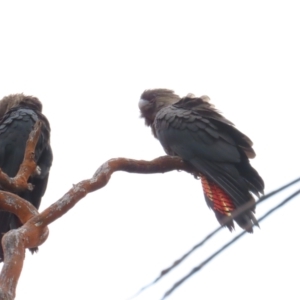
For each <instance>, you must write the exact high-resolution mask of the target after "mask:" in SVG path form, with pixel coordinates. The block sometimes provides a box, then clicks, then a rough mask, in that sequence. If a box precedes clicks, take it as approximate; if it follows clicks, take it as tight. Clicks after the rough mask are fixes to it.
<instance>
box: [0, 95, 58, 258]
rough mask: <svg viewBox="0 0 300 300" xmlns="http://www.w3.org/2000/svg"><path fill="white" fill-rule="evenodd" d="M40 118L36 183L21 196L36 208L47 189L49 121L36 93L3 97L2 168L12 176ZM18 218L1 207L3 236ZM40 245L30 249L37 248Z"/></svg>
mask: <svg viewBox="0 0 300 300" xmlns="http://www.w3.org/2000/svg"><path fill="white" fill-rule="evenodd" d="M37 120H41V121H42V128H41V135H40V137H39V140H38V143H37V146H36V149H35V161H36V163H37V165H38V167H39V172H36V174H33V175H32V176H31V177H30V179H29V182H30V183H31V184H32V185H33V186H34V189H33V190H32V191H29V190H26V191H24V192H21V193H20V194H19V196H20V197H22V198H24V199H26V200H27V201H29V202H30V203H32V204H33V205H34V206H35V207H36V208H37V209H38V208H39V206H40V203H41V199H42V197H43V195H44V193H45V191H46V187H47V182H48V176H49V171H50V167H51V164H52V158H53V156H52V150H51V146H50V125H49V122H48V120H47V118H46V117H45V116H44V115H43V114H42V103H41V102H40V101H39V100H38V99H37V98H35V97H32V96H25V95H23V94H15V95H10V96H7V97H4V98H3V99H2V100H1V101H0V168H1V170H2V171H3V172H5V173H6V174H7V175H8V176H10V177H15V175H16V174H17V172H18V170H19V167H20V164H21V163H22V161H23V158H24V152H25V147H26V142H27V139H28V137H29V134H30V132H31V131H32V129H33V126H34V124H35V123H36V121H37ZM20 225H21V224H20V221H19V219H18V218H17V217H16V216H15V215H13V214H11V213H9V212H6V211H0V238H1V239H2V236H3V235H4V234H5V233H6V232H7V231H9V230H10V229H15V228H18V227H19V226H20ZM36 250H37V249H36V248H34V249H31V251H32V252H33V251H36ZM0 261H3V249H2V246H1V247H0Z"/></svg>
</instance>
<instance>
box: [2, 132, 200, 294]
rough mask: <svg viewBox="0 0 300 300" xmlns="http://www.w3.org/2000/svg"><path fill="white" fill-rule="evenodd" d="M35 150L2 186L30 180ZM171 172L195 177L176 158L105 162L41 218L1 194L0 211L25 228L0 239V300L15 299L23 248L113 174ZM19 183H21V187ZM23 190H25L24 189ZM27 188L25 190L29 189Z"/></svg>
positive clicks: (29, 207)
mask: <svg viewBox="0 0 300 300" xmlns="http://www.w3.org/2000/svg"><path fill="white" fill-rule="evenodd" d="M36 134H38V133H36ZM29 140H30V139H29ZM34 146H35V145H34V143H31V142H29V143H28V145H27V147H28V148H29V149H27V150H26V155H25V158H26V157H27V158H28V159H27V160H26V163H24V166H22V167H20V171H19V173H20V174H19V173H18V175H17V176H16V178H14V179H7V178H6V177H5V176H3V177H2V178H4V181H5V180H6V181H5V184H3V185H2V186H5V187H8V188H9V189H10V190H19V189H20V187H21V184H20V183H19V182H18V180H19V178H22V180H24V178H29V176H30V175H29V176H28V174H30V172H33V171H34V170H35V165H34V164H32V160H33V156H32V153H33V151H32V147H34ZM24 161H25V159H24ZM29 162H30V163H29ZM174 170H183V171H186V172H188V173H191V174H193V175H194V176H196V174H195V173H194V171H193V169H192V168H191V167H190V166H188V165H187V164H186V163H184V162H183V160H182V159H180V158H179V157H171V156H162V157H159V158H156V159H154V160H152V161H144V160H133V159H127V158H115V159H111V160H109V161H107V162H105V163H104V164H103V165H102V166H101V167H100V168H99V169H98V170H97V171H96V173H95V174H94V176H93V177H92V178H91V179H87V180H83V181H81V182H79V183H78V184H76V185H74V186H73V188H71V189H70V190H69V191H68V192H67V193H66V194H65V195H64V196H63V197H62V198H61V199H59V200H58V201H57V202H55V203H54V204H52V205H51V206H50V207H49V208H47V209H45V210H44V211H43V212H41V213H40V214H38V212H37V210H36V209H35V208H34V207H33V206H32V205H31V204H30V203H29V202H28V201H26V200H23V199H22V198H20V197H18V196H17V195H14V194H11V193H9V192H0V208H1V209H3V210H7V211H9V212H12V213H14V214H16V215H17V216H18V218H19V219H20V221H21V222H22V223H23V224H24V225H23V226H22V227H20V228H18V229H16V230H11V231H10V232H8V233H7V234H5V236H4V237H3V239H2V246H3V250H4V266H3V269H2V272H1V274H0V300H2V299H14V297H15V290H16V286H17V283H18V279H19V276H20V274H21V271H22V267H23V260H24V257H25V248H33V247H37V246H39V245H41V244H42V243H43V242H44V241H45V240H46V239H47V236H48V228H47V225H49V224H50V223H52V222H53V221H55V220H56V219H58V218H60V217H61V216H63V215H64V214H65V213H66V212H68V211H69V210H70V209H71V208H72V207H73V206H74V205H75V204H76V203H77V202H78V201H80V200H81V199H82V198H84V197H85V196H86V195H87V194H88V193H91V192H94V191H96V190H98V189H101V188H102V187H104V186H105V185H106V184H107V183H108V181H109V180H110V177H111V175H112V174H113V173H114V172H117V171H125V172H129V173H140V174H151V173H165V172H170V171H174ZM2 175H3V173H2ZM22 176H23V177H22ZM26 176H27V177H26ZM22 180H20V181H21V183H22V182H23V181H22ZM0 182H1V181H0ZM25 186H26V185H25ZM22 187H23V188H24V185H23V186H22ZM26 187H27V188H28V185H27V186H26Z"/></svg>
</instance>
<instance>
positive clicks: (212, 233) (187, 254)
mask: <svg viewBox="0 0 300 300" xmlns="http://www.w3.org/2000/svg"><path fill="white" fill-rule="evenodd" d="M299 181H300V177H299V178H297V179H295V180H293V181H292V182H290V183H287V184H285V185H284V186H282V187H280V188H278V189H276V190H274V191H272V192H270V193H268V194H267V195H264V196H262V197H261V198H259V200H258V201H257V202H256V205H259V204H260V203H262V202H263V201H265V200H266V199H268V198H270V197H272V196H274V195H275V194H277V193H279V192H281V191H283V190H285V189H287V188H289V187H290V186H292V185H294V184H295V183H297V182H299ZM254 206H255V204H251V203H246V204H244V205H243V206H241V207H240V208H239V209H237V210H236V211H235V212H234V213H233V214H232V216H230V217H227V218H226V219H225V220H224V225H223V226H219V227H218V228H216V229H215V230H213V231H212V232H211V233H209V234H208V235H207V236H206V237H205V238H204V239H203V240H202V241H201V242H199V243H198V244H196V245H195V246H193V247H192V248H191V249H190V250H189V251H188V252H186V253H185V254H184V255H183V256H182V257H180V258H179V259H177V260H176V261H175V262H174V263H173V264H172V265H171V266H170V267H168V268H166V269H164V270H162V271H161V273H160V275H159V276H158V277H157V278H156V279H154V280H153V281H152V282H150V283H149V284H147V285H145V286H144V287H142V288H141V289H140V290H139V291H138V292H137V293H136V294H134V295H133V296H131V297H130V298H128V299H127V300H131V299H133V298H135V297H137V296H138V295H139V294H140V293H142V292H143V291H144V290H146V289H148V288H149V287H151V286H152V285H154V284H155V283H157V282H158V281H160V280H161V279H162V278H163V277H164V276H165V275H167V274H168V273H169V272H170V271H172V270H173V269H174V268H175V267H177V266H178V265H179V264H181V263H182V262H183V261H184V260H185V259H186V258H188V257H189V256H190V255H191V254H192V253H193V252H194V251H195V250H197V249H198V248H200V247H201V246H203V245H204V244H205V243H206V242H207V241H209V240H210V239H211V238H212V237H214V236H215V235H216V234H217V233H218V232H219V231H220V230H221V229H223V228H224V226H226V224H229V223H230V222H231V221H232V220H233V218H235V217H237V216H239V215H241V214H243V213H244V212H245V211H246V210H249V209H251V208H253V207H254Z"/></svg>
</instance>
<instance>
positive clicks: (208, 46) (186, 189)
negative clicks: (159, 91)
mask: <svg viewBox="0 0 300 300" xmlns="http://www.w3.org/2000/svg"><path fill="white" fill-rule="evenodd" d="M299 30H300V18H299V7H298V1H251V2H250V1H247V2H246V1H229V0H228V1H211V0H210V1H209V0H207V1H200V0H199V1H188V0H185V1H162V0H160V1H154V0H152V1H141V0H140V1H130V0H127V1H120V0H119V1H51V2H50V1H47V2H46V1H9V2H8V1H2V2H1V3H0V43H1V50H0V97H3V96H5V95H8V94H10V93H19V92H24V93H25V94H31V95H35V96H37V97H38V98H39V99H40V100H41V101H42V102H43V103H44V113H45V115H46V116H47V117H48V119H49V120H50V123H51V126H52V145H53V151H54V164H53V167H52V171H51V178H50V182H49V185H48V190H47V193H46V195H45V197H44V199H43V202H42V206H41V209H44V208H46V207H48V206H49V205H50V204H51V203H53V202H54V201H56V200H58V199H59V198H60V197H61V196H62V195H63V194H64V193H65V192H67V191H68V190H69V188H71V186H72V184H75V183H77V182H79V181H81V180H83V179H87V178H90V177H91V176H92V175H93V174H94V172H95V171H96V169H97V168H98V167H99V166H100V165H101V164H102V163H104V162H105V161H106V160H108V159H110V158H114V157H128V158H135V159H149V160H150V159H153V158H155V157H157V156H160V155H163V154H164V152H163V149H162V148H161V146H160V144H159V142H158V141H156V140H155V139H154V138H153V136H152V135H151V133H150V129H149V128H146V127H145V126H144V122H143V120H142V119H140V118H139V110H138V106H137V103H138V100H139V97H140V94H141V93H142V92H143V91H144V90H145V89H148V88H157V87H164V88H170V89H174V90H175V91H176V92H177V93H179V94H180V95H182V96H184V95H185V94H187V93H189V92H191V93H194V94H196V95H198V96H200V95H202V94H207V95H209V96H210V98H211V99H212V102H213V103H214V104H215V105H216V107H217V108H218V109H220V110H221V111H222V112H223V113H224V115H225V116H226V117H227V118H228V119H230V120H231V121H233V122H234V123H235V124H236V125H237V127H238V128H239V129H240V130H241V131H243V132H244V133H245V134H247V135H249V136H250V138H251V139H252V140H253V141H254V146H255V150H256V152H257V158H256V159H255V160H254V161H253V163H252V165H253V166H254V167H255V168H256V169H257V170H258V171H259V172H260V174H261V175H262V177H263V178H264V180H265V184H266V190H265V191H266V192H269V191H271V190H273V189H275V188H277V187H278V186H280V185H282V184H284V183H286V182H288V181H290V180H292V179H294V178H296V177H298V176H299V175H300V171H299V168H298V161H299V160H298V156H299V148H300V145H299V132H298V131H299V130H298V129H299V107H298V103H299V98H300V91H299V75H300V74H299V73H300V71H299V70H300V58H299V57H300V55H299V53H300V43H299ZM291 191H292V190H291ZM284 195H285V194H282V195H280V197H279V198H277V199H274V200H270V201H268V203H266V204H265V205H263V206H259V207H258V208H257V216H258V217H259V216H260V215H262V214H263V212H265V211H266V210H267V209H268V208H269V207H270V206H271V205H273V204H275V203H276V202H278V200H281V199H283V197H284ZM299 209H300V204H299V198H298V199H295V200H294V201H293V202H291V203H290V204H288V205H286V206H285V207H284V208H282V209H281V210H280V211H278V212H276V213H275V214H273V215H272V216H271V217H270V218H268V219H267V220H266V221H265V222H263V223H261V230H256V231H255V233H254V234H253V235H247V236H246V237H244V238H243V239H242V240H240V241H239V242H238V243H236V244H235V245H234V246H233V247H231V248H229V249H227V250H226V251H225V252H224V253H223V254H222V255H220V256H219V257H218V258H216V259H215V260H214V261H213V262H211V263H210V264H209V265H208V266H206V267H205V268H204V269H203V270H202V271H201V272H200V273H198V274H197V275H195V276H193V277H192V278H191V279H190V280H189V281H188V282H187V283H185V284H184V285H183V286H181V287H180V288H179V289H178V290H177V291H176V292H175V293H174V294H173V295H172V296H171V297H170V298H169V299H170V300H171V299H172V300H182V299H188V300H194V299H200V298H201V299H231V300H236V299H241V297H243V300H248V299H253V298H254V297H255V299H263V298H266V299H272V298H276V299H280V298H284V299H299V289H298V278H299V269H300V265H299V259H298V257H299V251H300V243H299V241H298V230H296V229H297V228H298V226H299V224H298V221H297V220H298V218H299ZM217 225H218V223H217V220H216V218H215V216H214V214H213V213H212V212H211V211H210V210H209V209H208V207H207V205H206V203H205V200H204V198H203V193H202V189H201V185H200V182H199V181H196V180H194V179H193V177H192V176H190V175H188V174H185V173H184V172H181V173H178V172H173V173H168V174H164V175H134V174H127V173H118V174H115V175H113V176H112V178H111V181H110V183H109V184H108V185H107V186H106V187H105V188H104V189H102V190H100V191H97V192H95V193H93V194H91V195H88V196H87V197H86V198H85V199H83V200H82V201H81V202H80V203H79V204H78V205H77V206H75V207H74V208H73V209H72V210H71V211H70V212H69V213H68V214H67V215H65V216H64V217H63V218H61V219H59V220H58V221H56V222H55V223H53V224H51V226H50V227H49V229H50V236H49V238H48V240H47V241H46V242H45V244H44V245H42V246H41V247H40V251H39V253H38V254H37V255H34V256H32V255H30V253H29V252H27V256H26V259H25V264H24V269H23V272H22V274H21V278H20V281H19V285H18V288H17V297H16V299H18V300H19V299H31V300H35V299H43V300H48V299H49V300H50V299H105V300H118V299H120V300H123V299H124V300H125V299H126V298H127V297H129V296H131V295H132V294H134V293H135V292H136V291H137V290H138V289H139V288H141V287H142V286H143V285H145V284H147V283H148V282H150V281H151V280H153V279H154V278H155V277H156V276H157V275H158V274H159V272H160V271H161V270H162V269H164V268H166V267H168V266H169V265H170V264H171V263H172V262H173V261H174V260H176V259H177V258H178V257H180V256H181V255H182V254H183V253H184V252H185V251H187V250H188V249H190V248H191V247H192V246H193V245H194V244H196V243H197V242H199V241H200V240H201V239H202V238H203V237H204V236H205V235H206V234H208V232H210V231H211V230H213V229H214V228H215V227H216V226H217ZM236 232H240V231H239V230H237V231H236ZM233 236H234V234H231V233H230V232H229V231H228V230H226V229H224V230H223V231H222V232H221V233H220V234H219V235H218V236H217V237H216V238H215V239H214V240H213V241H211V242H210V243H209V244H208V245H207V246H205V247H204V248H203V249H201V250H199V251H197V253H195V255H194V256H192V257H191V258H190V259H189V260H188V261H187V262H186V263H184V265H183V266H181V267H180V268H178V269H176V271H175V272H174V274H170V275H169V276H167V277H166V278H165V279H164V280H162V281H161V282H160V283H159V284H158V285H156V286H154V287H152V288H151V289H149V290H148V291H147V292H145V293H144V294H141V295H140V296H139V297H138V298H137V299H138V300H148V299H151V300H152V299H160V298H161V296H162V295H163V293H164V292H165V291H166V290H167V289H168V288H169V287H170V286H171V285H172V284H173V283H174V282H175V281H176V280H178V279H179V278H181V276H183V275H185V274H186V273H187V272H188V271H189V270H190V269H191V268H192V267H194V266H195V265H197V264H199V263H200V262H201V261H202V260H203V259H205V258H206V257H207V256H208V255H209V254H210V253H212V252H213V251H215V250H217V249H218V248H219V247H220V246H221V245H222V244H223V243H224V242H226V241H228V240H229V239H230V238H231V237H233Z"/></svg>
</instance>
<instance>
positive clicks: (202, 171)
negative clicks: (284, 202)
mask: <svg viewBox="0 0 300 300" xmlns="http://www.w3.org/2000/svg"><path fill="white" fill-rule="evenodd" d="M209 100H210V99H209V98H208V97H207V96H202V97H199V98H198V97H195V96H194V95H192V94H189V95H187V96H186V97H184V98H181V99H180V97H179V96H178V95H176V94H175V93H174V92H173V91H171V90H168V89H154V90H146V91H144V93H143V94H142V95H141V99H140V101H139V108H140V110H141V114H142V117H144V118H145V123H146V125H148V126H150V127H151V128H152V132H153V134H154V136H155V137H156V138H157V139H158V140H159V141H160V143H161V144H162V146H163V148H164V150H165V152H166V153H167V154H168V155H172V156H179V157H181V158H182V159H183V160H184V161H185V162H186V163H188V164H189V165H190V166H192V167H193V168H194V169H195V172H196V174H198V175H199V177H200V178H201V181H202V187H203V191H204V197H205V199H206V202H207V204H208V206H209V207H211V208H212V210H213V211H214V212H215V215H216V217H217V219H218V221H219V222H220V224H221V225H223V220H224V218H225V217H226V216H230V215H231V214H232V212H233V211H234V210H235V209H237V208H238V207H240V206H242V205H243V204H245V203H246V202H248V201H250V202H251V203H253V204H255V199H254V197H253V194H254V195H256V196H258V197H259V196H260V195H261V194H262V193H263V190H264V182H263V180H262V178H261V177H260V176H259V174H258V173H257V171H256V170H255V169H254V168H253V167H252V166H251V165H250V163H249V158H254V157H255V152H254V150H253V149H252V142H251V140H250V139H249V138H248V137H247V136H246V135H244V134H243V133H241V132H240V131H239V130H237V129H236V128H235V127H234V125H233V123H231V122H230V121H228V120H227V119H226V118H224V117H223V116H222V115H221V114H220V113H219V112H218V111H217V110H216V109H215V108H214V106H213V105H212V104H210V102H209ZM234 220H235V221H236V222H237V224H238V225H239V226H240V227H242V228H243V229H246V230H247V231H248V232H253V229H252V227H253V225H258V223H257V220H256V218H255V216H254V208H253V209H250V210H248V211H246V212H245V213H243V214H242V215H240V216H238V217H236V218H234ZM227 227H228V228H229V230H230V231H231V230H232V229H233V228H234V224H233V222H231V223H230V224H227Z"/></svg>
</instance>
